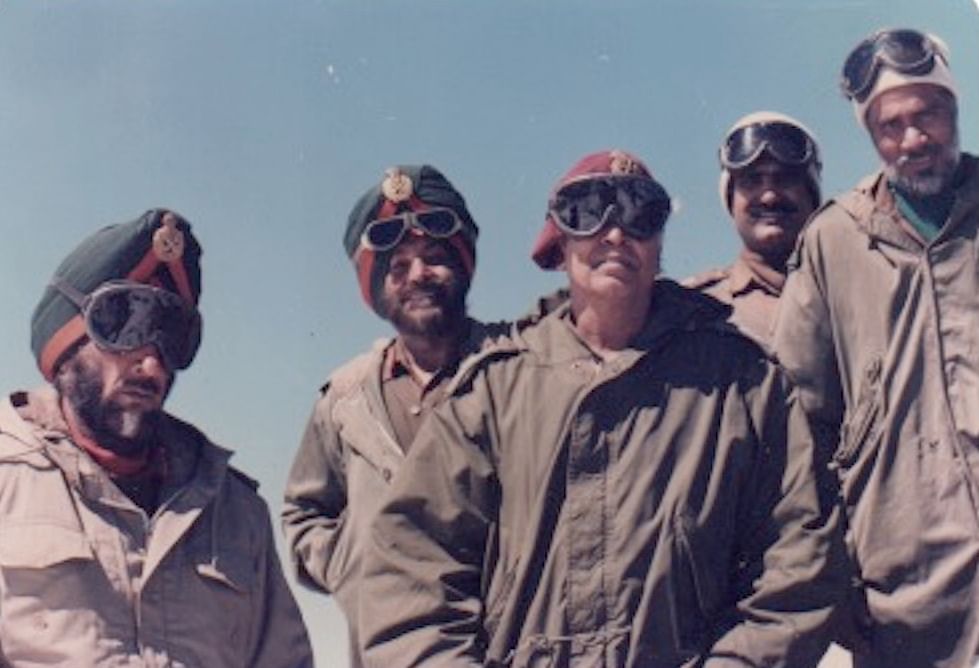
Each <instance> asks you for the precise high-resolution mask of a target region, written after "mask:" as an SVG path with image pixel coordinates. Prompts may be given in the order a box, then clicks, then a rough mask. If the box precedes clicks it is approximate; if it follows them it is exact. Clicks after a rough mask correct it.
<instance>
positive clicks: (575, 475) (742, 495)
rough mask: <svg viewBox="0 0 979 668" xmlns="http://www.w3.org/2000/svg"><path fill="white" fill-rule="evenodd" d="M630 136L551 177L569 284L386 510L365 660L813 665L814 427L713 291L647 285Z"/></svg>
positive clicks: (817, 556) (554, 264) (824, 571)
mask: <svg viewBox="0 0 979 668" xmlns="http://www.w3.org/2000/svg"><path fill="white" fill-rule="evenodd" d="M669 213H670V200H669V197H668V196H667V193H666V191H665V190H664V189H663V187H662V186H661V185H660V184H659V182H658V181H656V180H655V179H654V178H653V176H652V174H651V173H650V171H649V170H648V168H646V166H645V165H643V164H642V162H640V161H639V160H638V159H637V158H636V157H635V156H632V155H630V154H628V153H626V152H624V151H600V152H598V153H594V154H590V155H588V156H585V157H584V158H582V159H581V160H580V161H579V162H578V163H576V164H575V165H574V166H573V167H572V168H571V170H570V171H569V172H568V173H567V174H566V175H565V176H564V177H562V178H561V179H560V180H559V182H558V184H557V185H556V187H555V189H554V190H553V192H552V194H551V197H550V201H549V207H548V213H547V217H546V221H547V222H546V224H545V230H544V232H543V233H542V234H541V236H540V238H539V240H538V243H537V244H536V246H535V251H534V258H535V260H536V261H537V262H538V263H539V264H540V265H541V266H542V267H545V268H548V269H554V268H558V267H563V268H564V270H565V271H566V273H567V278H568V283H569V287H570V297H569V299H568V300H566V301H565V302H564V303H563V304H561V305H558V306H556V307H555V308H554V309H553V310H552V311H551V312H550V313H548V314H546V315H544V316H543V317H541V318H539V319H538V320H536V321H534V322H531V323H524V325H523V327H522V328H520V329H518V330H515V332H514V333H513V335H512V337H511V338H510V339H507V340H499V341H498V342H497V343H496V344H495V345H493V346H491V347H489V348H487V349H486V350H485V351H483V352H481V353H479V354H477V355H476V356H474V357H473V358H471V359H470V360H469V361H467V363H466V365H465V368H464V369H463V370H460V372H459V375H458V376H457V377H456V379H455V380H454V381H453V389H452V394H451V395H450V397H449V398H448V399H446V401H445V402H444V403H443V404H441V405H440V406H438V407H437V408H436V409H435V410H434V411H433V412H432V414H431V415H430V416H429V419H428V420H427V421H426V422H425V424H423V425H422V427H421V429H420V430H419V432H418V435H417V437H416V439H415V442H414V444H413V445H412V453H411V456H410V457H408V459H407V460H406V462H405V465H404V467H403V468H402V471H401V474H400V475H399V476H398V478H397V479H396V480H395V481H394V483H393V484H392V486H391V491H390V494H389V496H388V497H387V500H386V502H385V504H384V506H383V508H382V509H381V512H380V514H379V515H378V516H377V520H376V521H375V523H374V525H373V527H372V532H371V543H370V545H369V552H368V554H367V557H366V558H365V566H364V579H363V589H364V591H363V593H362V595H361V610H360V613H361V617H360V624H361V631H362V635H363V638H364V640H365V643H366V647H367V648H366V656H367V660H368V662H369V664H370V665H372V666H399V667H401V668H405V667H408V666H511V665H512V666H544V665H547V666H555V667H557V666H569V665H575V666H630V667H635V668H639V667H642V668H657V667H661V666H680V665H689V666H693V665H698V666H700V665H705V666H711V667H715V666H716V667H720V666H735V665H737V666H793V667H805V666H814V665H816V663H817V662H818V661H819V658H820V656H821V655H822V653H823V651H824V650H825V648H826V646H827V643H828V640H827V622H828V620H829V618H830V611H831V609H832V606H833V605H834V603H835V602H836V601H837V598H838V594H839V592H840V585H841V580H840V577H841V576H842V572H841V571H840V569H838V568H837V567H838V565H839V564H838V554H837V552H838V551H837V550H835V543H834V542H833V540H832V537H833V535H834V527H835V519H834V517H833V516H829V515H827V514H825V513H824V509H825V508H826V507H827V506H830V505H831V503H829V502H827V501H822V500H821V499H820V494H819V489H818V486H817V483H816V478H815V471H816V470H817V467H816V465H815V462H814V461H813V460H812V456H813V453H814V450H813V448H812V447H811V446H812V444H811V442H810V436H809V428H808V422H807V421H806V418H805V415H804V414H803V413H802V411H801V409H800V408H799V407H798V405H797V404H796V402H795V400H794V396H795V395H794V393H793V392H792V389H791V387H790V386H789V385H787V383H786V382H785V379H784V377H783V376H782V374H781V373H780V371H779V370H778V369H777V368H776V367H775V365H773V364H772V363H771V362H770V361H769V360H768V359H767V358H766V356H765V355H764V354H763V352H762V351H761V350H760V348H759V347H758V346H756V345H754V344H753V343H752V342H751V341H749V340H748V339H746V338H744V337H743V336H741V335H740V334H738V333H737V332H736V331H735V330H734V329H733V328H732V327H730V326H729V325H728V324H727V323H725V322H724V321H723V316H724V309H722V308H721V307H720V306H719V305H718V304H717V302H716V301H713V300H709V299H707V298H705V297H703V296H702V295H700V294H698V293H696V292H694V291H691V290H686V289H684V288H681V287H680V286H678V285H677V284H676V283H673V282H672V281H669V280H666V279H657V275H658V274H659V270H660V253H661V250H662V243H663V228H664V225H665V222H666V219H667V217H668V215H669Z"/></svg>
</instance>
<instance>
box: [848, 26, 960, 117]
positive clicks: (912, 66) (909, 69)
mask: <svg viewBox="0 0 979 668" xmlns="http://www.w3.org/2000/svg"><path fill="white" fill-rule="evenodd" d="M936 56H939V57H941V58H942V59H943V60H944V61H945V62H946V63H947V62H948V56H947V55H946V54H945V52H944V49H943V48H942V46H941V45H939V44H937V43H936V42H935V40H933V39H932V38H931V37H929V36H928V35H926V34H924V33H921V32H918V31H917V30H910V29H897V30H881V31H879V32H877V33H875V34H874V35H872V36H871V37H868V38H867V39H865V40H863V41H862V42H860V43H859V44H857V46H856V47H855V48H854V49H853V51H851V52H850V55H849V56H847V58H846V62H845V63H844V64H843V78H842V80H841V81H840V88H842V89H843V94H844V95H845V96H846V97H847V99H851V100H855V101H856V102H858V103H862V102H863V101H864V100H866V99H867V96H868V95H869V94H870V91H871V90H873V87H874V82H876V81H877V75H878V74H879V73H880V68H881V67H884V66H886V67H890V68H891V69H893V70H895V71H897V72H901V73H903V74H927V73H928V72H931V70H932V68H934V67H935V57H936Z"/></svg>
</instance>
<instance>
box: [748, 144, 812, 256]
mask: <svg viewBox="0 0 979 668" xmlns="http://www.w3.org/2000/svg"><path fill="white" fill-rule="evenodd" d="M808 183H809V181H808V178H807V176H806V171H805V167H802V166H791V165H783V164H782V163H780V162H778V161H777V160H775V159H773V158H770V157H763V158H760V159H759V160H756V161H755V162H753V163H752V164H750V165H748V166H747V167H745V168H744V169H739V170H737V171H734V172H732V173H731V185H732V194H731V215H732V217H733V218H734V225H735V227H736V228H737V230H738V234H739V235H741V240H742V241H743V242H744V245H745V248H747V249H748V250H749V251H752V252H754V253H756V254H757V255H759V256H760V257H761V258H762V259H764V260H765V262H766V263H767V264H770V265H772V266H773V267H775V268H781V267H783V266H784V265H785V261H786V260H787V259H788V257H789V255H790V254H791V253H792V249H793V247H794V246H795V240H796V237H798V236H799V232H800V231H801V230H802V227H803V226H804V225H805V224H806V220H808V218H809V215H810V214H811V213H812V212H813V210H814V209H815V208H816V201H815V200H814V199H813V195H812V192H811V191H810V189H809V186H808Z"/></svg>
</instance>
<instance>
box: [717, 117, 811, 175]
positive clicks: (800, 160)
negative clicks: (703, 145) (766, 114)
mask: <svg viewBox="0 0 979 668" xmlns="http://www.w3.org/2000/svg"><path fill="white" fill-rule="evenodd" d="M765 150H767V151H768V152H769V153H771V154H772V155H773V156H774V157H775V159H776V160H778V161H779V162H781V163H783V164H786V165H804V164H806V163H807V162H809V161H810V160H812V159H813V158H814V156H815V148H814V146H813V144H812V140H811V139H810V138H809V136H808V135H807V134H806V133H805V132H804V131H803V130H802V128H799V127H796V126H795V125H792V124H790V123H783V122H780V121H774V122H770V123H754V124H752V125H748V126H746V127H743V128H738V129H737V130H735V131H734V132H732V133H731V134H730V135H729V136H728V138H727V140H726V141H725V142H724V145H723V146H722V147H721V165H723V166H724V167H726V168H728V169H739V168H741V167H745V166H747V165H749V164H751V163H752V162H754V161H755V160H756V159H757V158H758V156H759V155H761V153H762V152H763V151H765Z"/></svg>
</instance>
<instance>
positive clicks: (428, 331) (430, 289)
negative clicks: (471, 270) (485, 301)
mask: <svg viewBox="0 0 979 668" xmlns="http://www.w3.org/2000/svg"><path fill="white" fill-rule="evenodd" d="M466 288H467V286H464V285H462V284H460V283H459V282H457V281H452V282H450V283H448V284H441V283H433V282H426V283H419V284H416V285H412V286H409V287H406V288H405V289H403V290H401V291H399V292H398V293H397V294H393V295H391V294H383V295H382V296H381V313H382V315H383V316H384V317H385V318H386V319H387V320H388V321H389V322H390V323H391V324H392V325H394V328H395V329H396V330H397V331H398V332H399V333H401V334H407V335H411V336H430V337H444V336H447V335H449V334H451V333H452V332H454V331H455V330H456V328H457V327H458V326H459V324H460V323H461V322H462V321H463V320H464V319H465V317H466V291H467V290H466ZM418 298H427V299H428V300H429V301H430V302H431V303H430V305H429V306H428V307H426V308H424V309H421V311H422V312H416V309H413V308H411V306H410V304H411V302H412V300H415V299H418Z"/></svg>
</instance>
